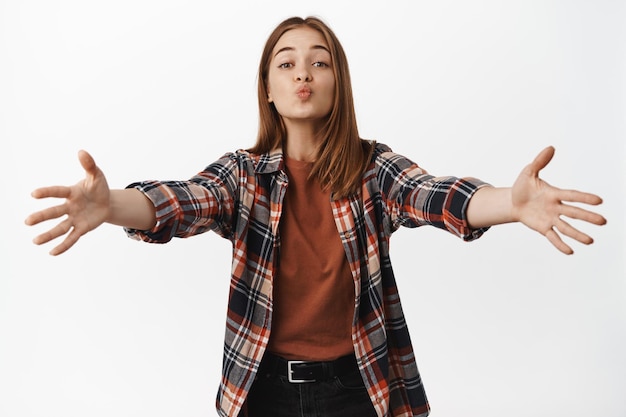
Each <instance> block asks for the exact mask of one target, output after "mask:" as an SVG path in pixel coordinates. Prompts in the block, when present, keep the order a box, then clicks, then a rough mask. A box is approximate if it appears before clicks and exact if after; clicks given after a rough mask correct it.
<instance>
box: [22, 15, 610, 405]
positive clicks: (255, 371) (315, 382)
mask: <svg viewBox="0 0 626 417" xmlns="http://www.w3.org/2000/svg"><path fill="white" fill-rule="evenodd" d="M258 98H259V110H260V126H259V134H258V138H257V142H256V144H255V146H254V147H253V148H252V149H249V150H239V151H237V152H234V153H228V154H226V155H224V156H223V157H222V158H221V159H219V160H218V161H216V162H214V163H212V164H211V165H209V166H208V167H206V168H205V169H204V170H202V171H201V172H200V173H198V174H197V175H195V176H194V177H192V178H191V179H190V180H188V181H168V182H157V181H145V182H140V183H133V184H131V185H129V186H128V187H127V188H126V189H124V190H110V189H109V187H108V185H107V182H106V179H105V176H104V174H103V173H102V172H101V171H100V169H99V168H98V167H97V166H96V164H95V162H94V160H93V159H92V157H91V156H90V155H89V154H88V153H86V152H84V151H81V152H80V153H79V160H80V163H81V164H82V166H83V167H84V169H85V171H86V177H85V179H83V180H82V181H80V182H78V183H77V184H76V185H73V186H70V187H45V188H40V189H38V190H35V191H34V192H33V197H35V198H46V197H56V198H64V199H65V202H64V203H62V204H60V205H58V206H54V207H50V208H47V209H44V210H42V211H39V212H36V213H33V214H32V215H30V216H29V217H28V218H27V219H26V223H27V224H28V225H34V224H37V223H40V222H43V221H47V220H51V219H55V218H59V217H61V216H67V217H66V218H65V219H64V220H62V221H61V222H60V223H59V224H58V225H56V226H54V227H53V228H51V229H50V230H49V231H48V232H46V233H43V234H41V235H39V236H37V237H36V238H35V239H34V242H35V243H36V244H43V243H46V242H49V241H51V240H54V239H56V238H59V237H62V236H65V238H64V240H63V241H62V242H61V243H60V244H59V245H58V246H56V247H55V248H54V249H52V251H51V254H53V255H58V254H61V253H63V252H65V251H66V250H68V249H69V248H71V247H72V245H74V244H75V243H76V242H77V241H78V239H79V238H80V237H81V236H82V235H84V234H85V233H87V232H89V231H91V230H93V229H95V228H97V227H98V226H99V225H101V224H102V223H104V222H108V223H113V224H116V225H121V226H123V227H125V229H126V231H127V233H128V234H129V235H130V236H131V237H133V238H137V239H142V240H144V241H147V242H161V243H162V242H167V241H169V240H171V239H172V238H173V237H188V236H192V235H195V234H199V233H203V232H205V231H208V230H212V231H214V232H216V233H218V234H219V235H221V236H222V237H224V238H227V239H229V240H230V241H231V242H232V245H233V258H232V263H233V264H232V277H231V286H230V294H229V304H228V306H229V311H228V317H227V323H226V335H225V344H224V360H223V372H222V381H221V384H220V389H219V393H218V398H217V409H218V413H219V414H220V415H221V416H233V417H234V416H274V417H276V416H296V415H298V416H299V415H319V416H359V417H363V416H425V415H428V413H429V405H428V402H427V399H426V395H425V393H424V389H423V386H422V383H421V379H420V375H419V372H418V369H417V366H416V363H415V360H414V355H413V351H412V347H411V342H410V338H409V333H408V330H407V326H406V324H405V321H404V317H403V313H402V309H401V306H400V301H399V298H398V294H397V290H396V285H395V280H394V275H393V271H392V268H391V264H390V261H389V253H388V248H389V239H390V237H391V234H392V233H393V232H394V231H395V230H396V229H398V228H399V227H400V226H407V227H417V226H421V225H432V226H435V227H438V228H441V229H444V230H447V231H449V232H451V233H454V234H455V235H457V236H459V237H461V238H463V239H465V240H473V239H476V238H478V237H480V236H481V235H482V234H483V233H484V232H485V231H486V230H487V228H488V227H490V226H492V225H496V224H502V223H507V222H521V223H523V224H524V225H526V226H528V227H530V228H531V229H533V230H536V231H537V232H539V233H541V234H543V235H544V236H545V237H546V238H547V239H548V240H549V241H550V242H551V243H552V244H553V245H554V246H555V247H556V248H557V249H559V250H560V251H561V252H564V253H566V254H570V253H572V249H571V248H570V247H569V246H568V245H567V244H566V243H565V242H564V241H563V240H562V239H561V237H560V234H561V235H565V236H568V237H570V238H573V239H574V240H577V241H579V242H582V243H584V244H590V243H592V239H591V237H589V236H588V235H586V234H584V233H583V232H581V231H579V230H577V229H576V228H574V227H572V226H571V225H569V224H568V223H567V222H566V221H565V220H564V219H563V217H569V218H574V219H579V220H583V221H586V222H589V223H593V224H597V225H601V224H604V223H605V219H604V218H603V217H602V216H601V215H599V214H596V213H594V212H591V211H588V210H585V209H583V208H580V207H575V206H572V205H568V204H566V203H565V202H576V203H584V204H591V205H597V204H600V203H601V199H600V198H599V197H598V196H595V195H593V194H588V193H583V192H579V191H571V190H570V191H567V190H561V189H558V188H555V187H553V186H551V185H549V184H547V183H546V182H544V181H543V180H541V179H540V178H539V176H538V173H539V171H540V170H541V169H542V168H544V167H545V166H546V165H547V164H548V162H549V161H550V159H551V158H552V155H553V152H554V150H553V149H552V148H546V149H545V150H543V151H542V152H541V153H540V154H539V155H538V156H537V157H536V159H535V160H534V161H533V162H531V163H530V164H529V165H528V166H527V167H525V168H524V169H523V170H522V172H521V174H520V175H519V177H518V179H517V180H516V182H515V183H514V184H513V186H512V187H510V188H495V187H491V186H489V185H487V184H486V183H483V182H481V181H479V180H477V179H472V178H455V177H434V176H432V175H429V174H428V173H427V172H426V171H425V170H424V169H422V168H420V167H418V166H417V165H416V164H415V163H413V162H412V161H410V160H409V159H407V158H405V157H403V156H401V155H398V154H395V153H393V152H392V151H391V150H390V149H389V148H388V147H387V146H385V145H383V144H377V143H375V142H371V141H365V140H362V139H361V138H360V137H359V134H358V131H357V126H356V117H355V113H354V107H353V101H352V91H351V84H350V75H349V72H348V64H347V61H346V57H345V54H344V51H343V49H342V47H341V45H340V43H339V41H338V40H337V38H336V37H335V35H334V34H333V32H332V31H331V30H330V29H329V28H328V27H327V26H326V25H325V24H324V23H323V22H322V21H320V20H318V19H316V18H307V19H300V18H291V19H287V20H285V21H284V22H282V23H281V24H280V25H278V27H277V28H276V29H275V30H274V32H273V33H272V34H271V35H270V37H269V39H268V41H267V43H266V45H265V48H264V51H263V54H262V57H261V62H260V65H259V84H258Z"/></svg>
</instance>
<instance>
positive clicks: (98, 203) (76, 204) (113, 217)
mask: <svg viewBox="0 0 626 417" xmlns="http://www.w3.org/2000/svg"><path fill="white" fill-rule="evenodd" d="M78 159H79V160H80V163H81V165H82V167H83V169H84V170H85V178H84V179H82V180H81V181H79V182H78V183H76V184H75V185H72V186H69V187H67V186H52V187H44V188H38V189H36V190H35V191H33V192H32V196H33V197H34V198H37V199H40V198H48V197H53V198H64V199H65V201H64V202H63V203H62V204H60V205H57V206H52V207H48V208H46V209H44V210H41V211H38V212H35V213H33V214H31V215H30V216H28V217H27V218H26V224H27V225H29V226H32V225H35V224H38V223H41V222H44V221H47V220H52V219H57V218H59V217H62V216H66V217H65V218H64V219H63V220H61V221H60V222H59V223H58V224H57V225H56V226H54V227H53V228H51V229H50V230H48V231H47V232H45V233H42V234H40V235H38V236H37V237H35V239H33V242H34V243H35V244H37V245H41V244H44V243H47V242H50V241H51V240H54V239H56V238H59V237H61V236H63V235H66V234H67V236H66V237H65V239H64V240H63V241H62V242H61V243H60V244H59V245H57V246H56V247H54V248H53V249H52V250H51V251H50V254H51V255H59V254H61V253H63V252H65V251H66V250H68V249H69V248H71V247H72V246H73V245H74V244H75V243H76V242H77V241H78V239H80V237H81V236H83V235H84V234H85V233H88V232H90V231H91V230H93V229H95V228H97V227H98V226H100V225H101V224H102V223H105V222H107V223H112V224H116V225H120V226H125V227H129V228H135V229H140V230H148V229H150V228H152V227H153V226H154V224H155V222H156V215H155V209H154V206H153V205H152V203H151V202H150V201H149V200H148V199H147V198H146V197H145V196H144V195H143V193H141V192H140V191H138V190H136V189H125V190H110V189H109V186H108V184H107V181H106V178H105V176H104V173H103V172H102V171H101V170H100V168H98V166H97V165H96V163H95V162H94V160H93V158H92V157H91V155H89V154H88V153H87V152H85V151H80V152H79V153H78Z"/></svg>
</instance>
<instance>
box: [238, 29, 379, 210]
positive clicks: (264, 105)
mask: <svg viewBox="0 0 626 417" xmlns="http://www.w3.org/2000/svg"><path fill="white" fill-rule="evenodd" d="M300 27H309V28H312V29H315V30H317V31H318V32H320V33H321V34H322V36H323V37H324V39H325V40H326V43H327V44H328V46H329V49H330V55H331V59H332V64H333V65H332V69H333V73H334V76H335V95H334V102H333V107H332V109H331V111H330V113H329V115H328V116H327V120H326V123H325V124H324V126H323V127H322V129H321V131H320V132H319V135H320V141H319V147H318V149H317V157H316V159H315V162H314V164H313V170H312V172H311V175H312V176H315V177H317V178H318V180H319V181H320V184H321V185H322V187H323V188H324V189H330V191H331V192H332V194H333V198H335V199H337V198H341V197H346V196H348V195H350V194H352V193H355V192H357V191H358V189H359V187H360V183H361V177H362V175H363V172H364V170H365V168H366V167H367V166H368V164H369V160H370V157H371V154H372V151H373V146H372V145H371V144H370V143H369V142H367V141H363V140H361V138H360V137H359V132H358V129H357V123H356V114H355V111H354V101H353V97H352V84H351V82H350V71H349V69H348V60H347V58H346V54H345V52H344V50H343V47H342V46H341V44H340V43H339V40H338V39H337V37H336V36H335V34H334V33H333V31H332V30H331V29H330V28H329V27H328V26H327V25H326V24H325V23H324V22H323V21H322V20H320V19H319V18H316V17H307V18H306V19H303V18H300V17H292V18H289V19H286V20H284V21H283V22H282V23H280V24H279V25H278V26H277V27H276V28H275V29H274V31H273V32H272V33H271V34H270V36H269V38H268V39H267V41H266V43H265V48H264V49H263V53H262V55H261V61H260V63H259V72H258V102H259V132H258V135H257V141H256V144H255V145H254V146H253V147H252V148H251V149H249V151H250V152H252V153H256V154H262V153H266V152H270V151H272V150H274V149H277V148H280V147H281V146H282V144H283V141H284V140H285V139H286V138H287V130H286V128H285V124H284V123H283V120H282V118H281V116H280V114H278V111H277V110H276V107H275V106H274V104H273V103H270V102H268V100H267V91H268V89H267V78H268V73H269V66H270V61H271V59H272V51H273V49H274V47H275V46H276V43H278V40H279V39H280V37H281V36H282V35H283V34H284V33H285V32H287V31H289V30H292V29H295V28H300Z"/></svg>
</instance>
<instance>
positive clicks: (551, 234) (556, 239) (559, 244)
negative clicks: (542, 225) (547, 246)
mask: <svg viewBox="0 0 626 417" xmlns="http://www.w3.org/2000/svg"><path fill="white" fill-rule="evenodd" d="M545 236H546V238H547V239H548V240H549V241H550V243H552V245H553V246H554V247H555V248H557V249H558V250H560V251H561V252H563V253H564V254H566V255H571V254H573V253H574V251H573V250H572V248H570V247H569V246H568V245H567V244H566V243H565V242H563V240H561V237H560V236H559V235H558V234H557V233H556V232H555V231H554V229H550V230H548V231H547V232H546V234H545Z"/></svg>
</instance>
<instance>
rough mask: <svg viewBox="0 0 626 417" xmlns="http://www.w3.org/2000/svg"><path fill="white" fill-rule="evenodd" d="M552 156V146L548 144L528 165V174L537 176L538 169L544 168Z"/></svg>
mask: <svg viewBox="0 0 626 417" xmlns="http://www.w3.org/2000/svg"><path fill="white" fill-rule="evenodd" d="M553 156H554V146H548V147H547V148H545V149H543V150H542V151H541V152H539V154H538V155H537V156H536V157H535V159H534V160H533V161H532V162H531V163H530V165H528V170H529V171H530V172H529V174H531V175H533V176H538V175H539V171H541V170H542V169H544V168H545V167H546V166H547V165H548V164H549V163H550V161H551V160H552V157H553Z"/></svg>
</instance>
